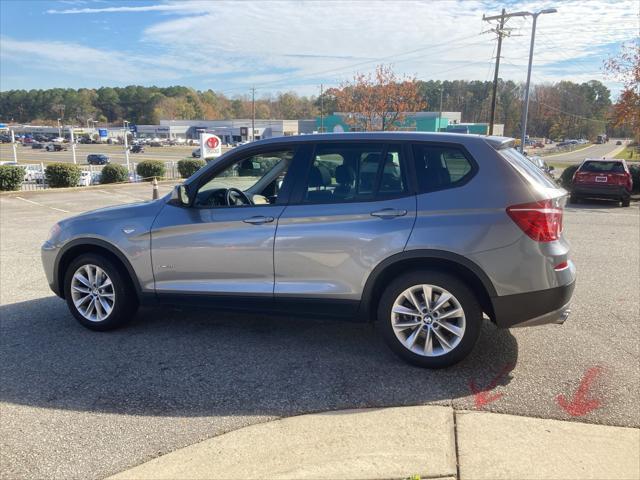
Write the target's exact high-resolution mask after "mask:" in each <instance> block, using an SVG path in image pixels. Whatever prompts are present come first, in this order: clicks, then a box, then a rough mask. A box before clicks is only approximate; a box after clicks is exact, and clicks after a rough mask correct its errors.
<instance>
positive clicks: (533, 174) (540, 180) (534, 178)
mask: <svg viewBox="0 0 640 480" xmlns="http://www.w3.org/2000/svg"><path fill="white" fill-rule="evenodd" d="M498 153H499V154H500V156H501V157H502V158H504V159H505V160H507V161H508V162H509V163H510V164H511V166H512V167H513V168H515V169H516V171H517V172H518V173H520V175H522V176H523V177H524V178H525V179H526V180H528V182H529V183H531V184H533V185H540V186H542V187H546V188H559V187H558V185H556V183H555V182H554V181H553V180H552V179H551V178H549V177H548V176H547V174H545V173H544V172H543V171H542V170H540V169H539V168H538V167H536V166H535V165H534V164H533V163H531V162H530V161H529V160H528V159H527V157H525V156H524V155H522V154H521V153H520V152H519V151H517V150H516V149H515V148H502V149H500V150H498Z"/></svg>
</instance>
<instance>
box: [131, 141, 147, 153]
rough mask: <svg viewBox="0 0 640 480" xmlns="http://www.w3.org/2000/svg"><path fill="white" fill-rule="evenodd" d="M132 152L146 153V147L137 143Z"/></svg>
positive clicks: (132, 147)
mask: <svg viewBox="0 0 640 480" xmlns="http://www.w3.org/2000/svg"><path fill="white" fill-rule="evenodd" d="M130 150H131V153H144V146H143V145H140V144H139V143H137V144H135V145H132V146H131V148H130Z"/></svg>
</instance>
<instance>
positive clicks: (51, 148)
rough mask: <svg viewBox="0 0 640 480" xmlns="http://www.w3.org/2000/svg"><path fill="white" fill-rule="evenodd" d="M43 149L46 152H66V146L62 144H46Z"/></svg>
mask: <svg viewBox="0 0 640 480" xmlns="http://www.w3.org/2000/svg"><path fill="white" fill-rule="evenodd" d="M44 148H45V150H46V151H47V152H62V151H65V150H67V146H66V145H64V144H62V143H48V144H47V146H46V147H44Z"/></svg>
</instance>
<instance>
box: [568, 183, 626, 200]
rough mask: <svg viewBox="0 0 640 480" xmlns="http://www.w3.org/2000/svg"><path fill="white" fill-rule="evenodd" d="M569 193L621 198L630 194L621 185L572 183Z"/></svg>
mask: <svg viewBox="0 0 640 480" xmlns="http://www.w3.org/2000/svg"><path fill="white" fill-rule="evenodd" d="M571 193H572V194H573V195H585V196H593V197H613V198H622V197H628V196H629V195H631V192H630V191H629V190H627V189H626V188H625V187H624V186H623V185H593V184H590V185H574V186H573V188H572V189H571Z"/></svg>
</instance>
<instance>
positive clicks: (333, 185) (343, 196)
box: [305, 144, 406, 203]
mask: <svg viewBox="0 0 640 480" xmlns="http://www.w3.org/2000/svg"><path fill="white" fill-rule="evenodd" d="M400 157H401V155H400V147H399V146H397V145H389V146H387V145H383V144H320V145H318V146H317V147H316V150H315V154H314V159H313V164H312V165H311V168H310V170H309V176H308V179H307V190H306V193H305V201H306V202H309V203H318V202H320V203H334V202H347V201H366V200H372V199H374V198H376V197H384V196H394V195H400V194H403V193H404V192H406V181H405V178H404V172H403V169H402V166H401V158H400Z"/></svg>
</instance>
